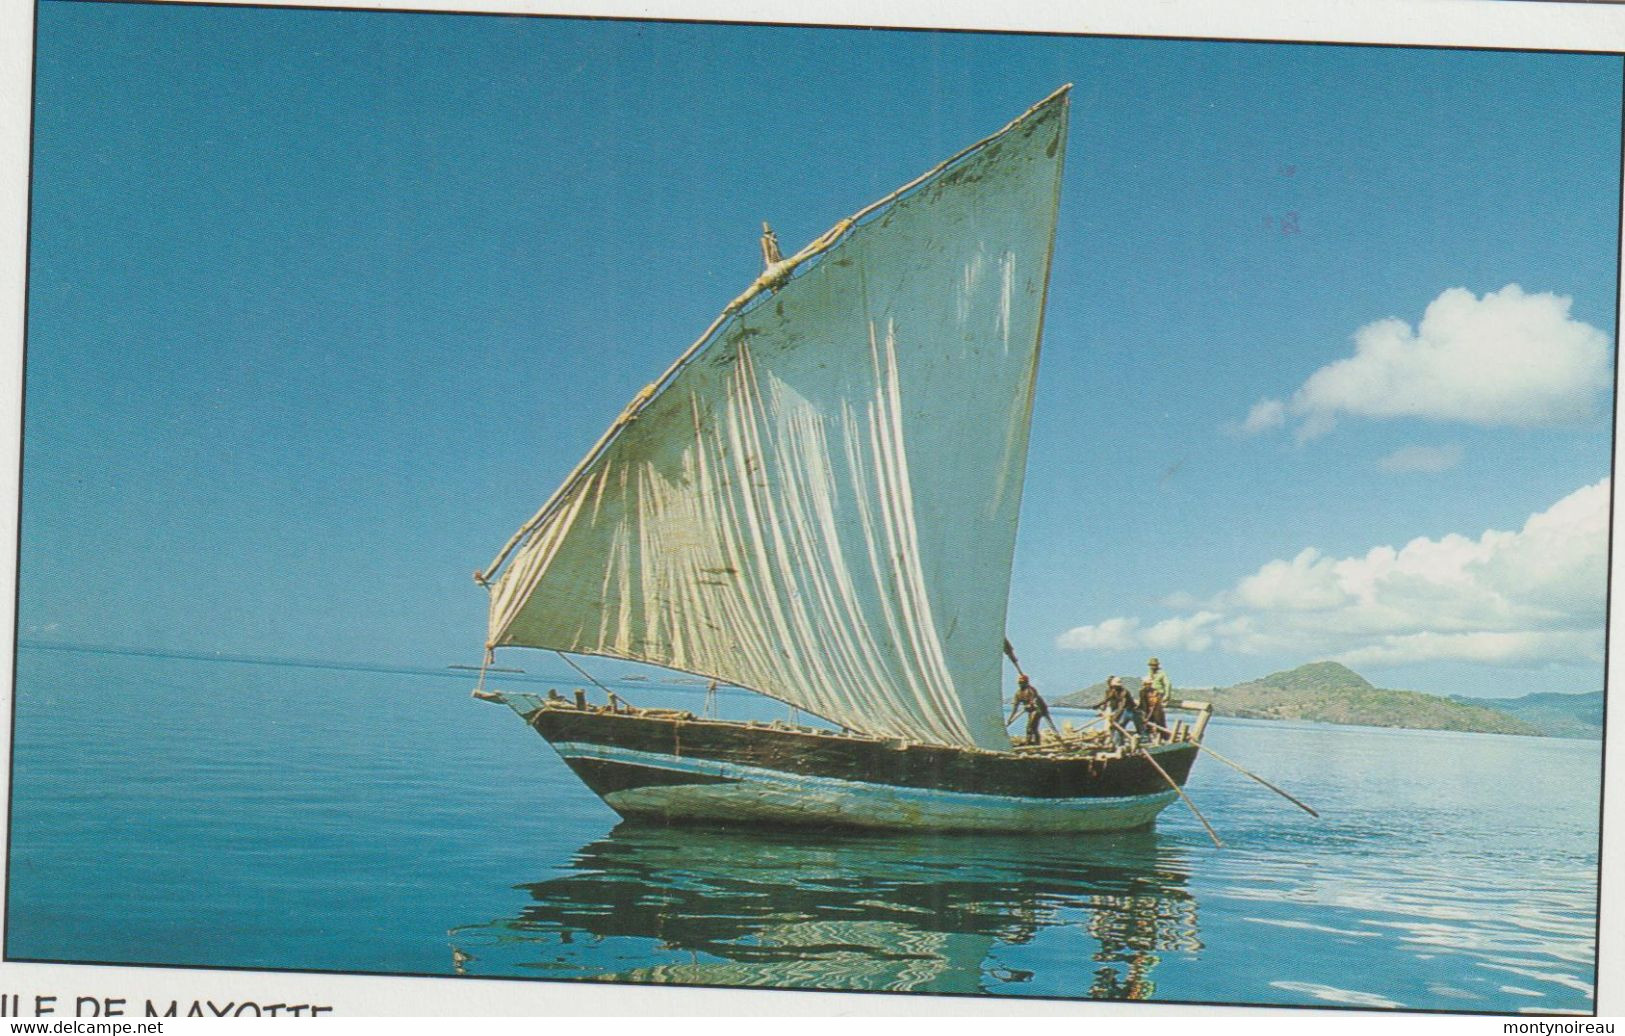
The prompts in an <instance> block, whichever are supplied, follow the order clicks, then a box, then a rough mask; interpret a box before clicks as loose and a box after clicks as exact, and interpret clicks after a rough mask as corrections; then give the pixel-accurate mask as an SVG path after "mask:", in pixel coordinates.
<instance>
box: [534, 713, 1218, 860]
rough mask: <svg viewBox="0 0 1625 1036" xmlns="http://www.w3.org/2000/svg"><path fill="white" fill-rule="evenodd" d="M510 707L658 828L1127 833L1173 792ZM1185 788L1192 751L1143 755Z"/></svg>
mask: <svg viewBox="0 0 1625 1036" xmlns="http://www.w3.org/2000/svg"><path fill="white" fill-rule="evenodd" d="M504 700H505V701H506V703H507V704H508V705H509V706H510V707H511V708H513V709H514V711H515V712H518V713H519V714H520V715H521V716H522V717H523V718H524V719H525V720H526V721H527V722H528V723H529V724H530V725H531V726H532V727H534V728H535V729H536V731H537V733H539V734H541V735H542V737H544V738H545V739H546V740H547V741H548V743H549V744H550V745H552V747H553V748H554V750H555V751H557V752H558V753H559V755H560V756H561V757H562V758H563V759H564V761H565V763H566V764H568V765H569V767H570V768H571V769H572V770H573V771H575V773H576V774H577V776H579V777H580V778H581V779H582V781H583V782H585V783H586V785H587V786H588V787H589V788H591V789H592V790H593V791H594V792H595V793H597V794H598V796H599V797H600V798H602V799H603V800H604V802H605V803H607V804H608V805H609V806H610V808H612V809H614V810H615V811H616V812H617V813H619V814H621V815H622V816H623V817H627V818H629V819H630V818H637V819H643V820H656V821H663V822H705V823H749V824H771V825H793V826H811V827H823V828H879V829H906V830H936V831H1004V832H1013V831H1019V832H1056V833H1061V832H1080V831H1123V830H1132V829H1135V828H1143V827H1146V826H1148V825H1150V824H1151V823H1152V821H1153V820H1155V819H1156V816H1157V814H1158V813H1160V812H1161V811H1162V810H1163V809H1164V808H1165V807H1167V806H1168V804H1169V803H1171V802H1173V801H1174V799H1175V798H1176V797H1177V793H1176V792H1175V791H1174V790H1173V789H1172V788H1171V787H1169V786H1168V782H1167V780H1165V779H1164V778H1163V777H1162V775H1161V774H1159V773H1157V770H1156V767H1154V766H1152V765H1151V764H1150V763H1149V762H1148V761H1147V760H1146V759H1144V758H1143V757H1141V756H1138V755H1133V756H1128V757H1123V758H1110V759H1098V758H1097V759H1090V758H1080V757H1072V758H1057V757H1045V756H1030V755H1020V754H1016V753H1001V752H983V751H974V750H965V749H956V748H945V747H939V746H933V745H918V744H908V743H904V742H899V741H889V740H883V739H872V738H862V737H847V736H841V735H835V734H825V733H816V732H811V731H806V730H799V729H783V728H777V727H772V726H761V725H750V724H742V723H726V722H720V721H711V720H699V719H693V718H686V717H677V716H669V715H668V716H647V715H629V714H624V713H612V712H609V711H608V710H591V709H587V710H580V709H574V708H567V707H558V706H553V707H540V706H541V700H540V699H538V698H536V697H535V696H533V695H506V696H504ZM1151 751H1152V753H1153V754H1154V755H1155V757H1156V760H1157V762H1158V763H1159V764H1160V765H1161V766H1162V768H1163V769H1164V770H1166V771H1167V773H1168V775H1169V776H1171V777H1172V778H1173V779H1174V780H1175V781H1178V782H1179V783H1181V784H1183V783H1184V781H1185V779H1186V777H1187V776H1188V775H1189V773H1190V769H1191V765H1192V763H1193V762H1194V761H1195V756H1196V751H1197V748H1196V746H1195V745H1193V744H1190V743H1175V744H1165V745H1159V746H1157V747H1155V748H1153V749H1151Z"/></svg>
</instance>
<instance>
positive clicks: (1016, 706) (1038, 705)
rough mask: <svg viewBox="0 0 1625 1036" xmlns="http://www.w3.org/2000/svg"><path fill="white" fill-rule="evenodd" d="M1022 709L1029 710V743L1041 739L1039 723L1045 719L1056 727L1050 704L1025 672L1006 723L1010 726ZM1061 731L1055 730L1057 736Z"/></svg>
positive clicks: (1032, 743) (1018, 682) (1036, 742)
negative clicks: (1050, 712) (1051, 715)
mask: <svg viewBox="0 0 1625 1036" xmlns="http://www.w3.org/2000/svg"><path fill="white" fill-rule="evenodd" d="M1022 709H1026V710H1027V743H1028V744H1029V745H1036V744H1038V743H1039V741H1040V740H1041V739H1040V737H1039V735H1038V725H1039V724H1040V723H1042V722H1044V721H1045V720H1049V725H1050V727H1051V728H1052V729H1054V728H1055V720H1053V719H1051V718H1050V714H1049V705H1048V704H1046V703H1045V701H1044V699H1043V698H1042V697H1041V696H1040V695H1039V693H1038V688H1036V687H1034V686H1033V685H1032V681H1031V680H1028V679H1027V674H1025V673H1023V674H1022V675H1021V679H1020V680H1018V681H1016V697H1015V700H1014V701H1012V702H1011V703H1010V718H1009V719H1007V720H1005V721H1004V725H1005V726H1007V727H1008V726H1009V725H1010V724H1011V722H1012V721H1013V720H1014V719H1015V718H1016V713H1018V712H1020V711H1021V710H1022ZM1060 733H1061V732H1060V730H1059V729H1056V730H1055V734H1056V736H1057V737H1059V736H1060Z"/></svg>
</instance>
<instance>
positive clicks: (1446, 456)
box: [1377, 444, 1462, 475]
mask: <svg viewBox="0 0 1625 1036" xmlns="http://www.w3.org/2000/svg"><path fill="white" fill-rule="evenodd" d="M1461 458H1462V449H1461V447H1460V446H1457V445H1455V444H1451V445H1448V446H1401V447H1400V448H1399V449H1397V450H1395V451H1394V452H1392V453H1390V454H1388V456H1386V457H1383V458H1382V459H1381V460H1379V461H1377V467H1379V468H1381V469H1382V470H1384V471H1386V472H1388V473H1389V474H1391V475H1437V474H1438V473H1439V472H1441V471H1449V470H1450V469H1451V468H1453V467H1455V466H1456V465H1457V464H1460V463H1461Z"/></svg>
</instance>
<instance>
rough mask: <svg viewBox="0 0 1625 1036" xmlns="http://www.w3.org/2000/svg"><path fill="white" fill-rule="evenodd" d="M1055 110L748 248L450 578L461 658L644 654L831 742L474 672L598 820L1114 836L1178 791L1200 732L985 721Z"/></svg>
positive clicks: (1047, 230) (1032, 351)
mask: <svg viewBox="0 0 1625 1036" xmlns="http://www.w3.org/2000/svg"><path fill="white" fill-rule="evenodd" d="M1068 90H1069V88H1068V87H1062V88H1061V89H1060V90H1057V91H1056V92H1055V93H1054V94H1052V95H1051V96H1050V97H1048V98H1046V99H1045V100H1043V101H1042V102H1040V103H1039V104H1037V105H1035V106H1034V107H1033V108H1031V109H1029V110H1028V111H1027V112H1025V113H1024V114H1022V115H1021V116H1020V117H1019V118H1017V119H1016V120H1015V121H1014V122H1012V123H1010V124H1009V125H1008V126H1006V127H1005V128H1004V129H1002V130H1000V131H999V132H998V133H996V134H994V135H993V136H991V137H988V138H986V139H985V140H982V141H979V142H977V143H975V144H973V145H971V146H970V147H968V148H966V149H964V150H963V151H960V152H959V153H958V154H955V155H954V156H952V157H951V158H949V159H947V160H946V161H944V162H942V163H941V164H940V165H938V166H936V167H935V168H933V169H931V170H930V171H928V172H926V173H925V174H924V175H922V176H920V177H918V178H917V179H915V180H913V181H912V182H910V183H908V184H906V185H904V186H903V187H901V188H899V189H898V190H896V191H894V192H892V193H891V194H889V195H887V196H886V197H884V198H882V199H880V200H879V201H877V202H875V203H873V204H871V205H869V206H868V207H867V208H865V209H863V210H862V211H860V212H858V213H857V214H855V215H853V216H851V217H849V218H847V219H844V220H841V221H840V222H839V223H837V224H835V226H834V227H832V228H831V229H830V230H829V231H828V232H826V233H825V234H824V235H823V236H821V237H819V238H818V239H817V240H815V241H813V242H812V243H811V244H809V245H808V246H807V247H805V248H803V249H802V250H801V251H799V252H797V253H795V254H794V255H792V256H790V257H788V258H781V257H780V256H779V254H778V250H777V245H776V243H775V242H774V241H773V240H772V238H771V236H770V235H769V236H768V237H765V238H764V241H763V252H764V258H765V259H766V261H767V268H766V270H765V271H764V272H763V273H762V274H761V276H759V277H758V278H757V279H756V280H755V282H754V283H752V284H751V285H750V287H749V288H747V289H746V290H745V292H744V293H743V294H741V295H740V296H739V297H738V298H736V299H734V300H733V301H732V302H730V303H729V304H728V305H727V306H726V307H725V308H724V309H723V311H722V313H721V314H720V315H719V316H718V317H717V319H716V320H715V321H714V322H713V323H712V324H711V326H710V327H709V328H707V329H706V331H705V333H704V334H702V335H701V336H700V338H699V339H698V340H697V341H696V342H695V343H694V344H693V345H692V346H690V347H689V348H688V349H687V350H686V351H685V352H684V353H683V354H682V355H681V356H679V357H678V359H677V360H676V361H675V362H674V363H673V364H672V366H671V367H670V368H669V369H668V370H666V372H665V373H664V374H662V375H661V376H660V377H659V378H658V379H657V380H656V381H654V382H653V383H652V384H650V385H649V386H648V387H647V388H645V389H644V390H643V391H642V392H640V393H638V395H637V396H636V397H635V398H634V399H633V400H632V402H631V403H630V404H628V406H627V407H626V409H625V410H624V411H623V412H622V413H621V415H620V417H619V418H618V419H616V421H615V422H614V423H613V424H611V425H610V427H609V429H608V430H607V431H606V432H605V433H604V435H603V437H602V438H600V439H599V441H598V442H597V444H596V445H594V446H593V447H592V449H591V450H590V451H589V452H588V453H587V455H586V457H585V458H584V459H583V460H582V461H581V463H580V464H579V465H578V466H577V467H576V468H575V470H574V471H572V472H571V473H570V475H569V477H567V478H566V479H565V480H564V483H563V484H562V485H561V486H559V488H558V489H557V491H555V492H554V493H553V495H552V496H551V497H550V498H549V499H548V500H547V502H546V503H545V504H543V506H542V507H541V509H540V510H539V511H538V512H537V513H536V514H535V516H534V517H532V518H531V520H530V521H528V522H526V523H525V524H524V525H523V526H522V527H521V528H520V529H519V530H518V532H516V533H515V534H514V535H513V537H512V538H511V539H510V540H509V541H508V543H507V544H506V545H504V546H503V548H502V550H501V551H500V552H499V553H498V554H497V556H496V558H495V559H493V561H492V562H491V563H490V564H489V565H488V566H486V568H485V569H484V570H483V571H482V572H480V573H476V575H475V579H476V581H477V582H479V583H480V584H481V585H483V586H485V587H486V588H487V589H488V590H489V593H490V618H489V635H488V638H487V640H486V645H485V646H486V660H487V663H488V664H489V662H490V660H491V658H492V652H493V651H494V650H495V649H497V648H503V647H531V648H543V649H550V650H554V651H557V652H560V653H561V654H564V653H573V654H585V655H600V656H606V657H610V658H617V659H624V660H632V661H637V662H647V663H653V664H655V665H660V666H664V667H667V668H669V669H675V670H679V671H682V672H686V673H691V674H695V675H698V676H704V677H709V678H711V679H714V680H718V681H722V682H725V683H729V684H734V685H737V686H740V687H744V688H747V689H749V690H753V691H756V692H758V693H760V694H764V695H767V696H769V697H772V698H776V699H778V700H780V701H783V702H786V703H788V704H790V705H791V706H793V707H795V708H796V709H800V710H803V711H805V712H807V713H811V714H812V715H815V716H818V717H821V718H823V719H824V720H826V721H828V722H829V723H830V724H831V725H832V726H833V727H836V728H839V729H838V730H817V729H811V728H806V727H798V726H791V725H788V724H772V725H764V724H759V723H737V722H724V721H719V720H714V719H707V718H699V717H695V716H693V715H692V714H689V713H679V712H673V711H670V710H641V709H632V708H627V707H625V706H624V705H623V704H622V703H620V702H619V701H618V700H616V699H615V698H614V697H613V696H611V698H610V701H609V704H608V705H607V706H590V705H588V704H587V701H586V698H585V696H584V694H583V693H582V692H580V691H578V692H577V693H576V696H575V698H574V700H570V699H566V698H564V697H562V696H559V695H557V694H556V693H550V695H549V696H548V698H542V697H540V696H538V695H534V694H518V693H511V692H510V693H502V692H487V691H485V690H484V689H483V682H482V684H481V688H480V689H479V690H477V691H476V696H478V697H482V698H485V699H487V700H492V701H499V702H503V703H505V704H507V705H509V706H510V707H511V708H512V709H513V710H514V711H515V712H516V713H518V714H519V715H520V716H521V717H522V718H523V719H524V720H525V721H526V722H527V723H528V724H529V725H530V726H532V727H533V728H534V729H535V730H536V731H537V733H539V734H541V736H542V737H544V738H545V739H547V741H548V742H549V743H550V744H551V745H552V746H553V748H554V749H555V750H557V752H558V753H559V755H561V756H562V757H563V758H564V761H565V762H566V763H568V764H569V766H570V767H571V769H572V770H574V771H575V773H576V774H577V775H579V776H580V777H581V779H582V780H583V781H584V782H586V784H587V785H588V786H589V787H590V788H591V789H592V790H593V791H594V792H596V793H597V794H598V795H599V796H600V797H602V798H603V799H604V801H605V802H606V803H608V804H609V805H610V806H611V807H612V808H613V809H615V810H616V811H617V812H619V813H620V814H622V815H623V816H626V817H645V818H657V819H662V820H667V821H734V822H751V823H774V824H806V825H818V826H829V825H838V826H849V827H868V828H909V829H939V830H999V831H1080V830H1119V829H1128V828H1136V827H1143V826H1146V825H1148V824H1150V823H1151V822H1152V821H1153V820H1154V818H1155V817H1156V815H1157V814H1158V813H1159V812H1160V811H1161V810H1162V809H1163V808H1164V807H1165V806H1167V805H1168V804H1169V803H1170V802H1172V801H1173V800H1174V798H1175V797H1176V796H1177V795H1179V794H1181V792H1180V790H1179V785H1181V784H1183V782H1184V780H1185V779H1186V777H1187V775H1188V774H1189V772H1190V769H1191V765H1192V763H1193V762H1194V760H1195V755H1196V752H1197V751H1198V743H1199V741H1200V729H1199V728H1198V729H1197V730H1195V731H1184V730H1181V731H1180V733H1179V735H1178V736H1175V737H1173V738H1168V739H1164V740H1161V741H1160V742H1159V743H1157V744H1155V745H1150V746H1145V747H1140V746H1134V748H1133V749H1132V750H1127V749H1123V748H1114V747H1113V746H1112V745H1111V744H1110V743H1109V742H1106V743H1105V744H1100V743H1099V742H1093V743H1090V745H1085V744H1084V741H1083V739H1082V738H1077V739H1074V740H1073V742H1072V743H1068V742H1067V740H1066V739H1058V741H1057V743H1055V744H1053V745H1051V746H1048V747H1045V746H1040V747H1039V749H1038V750H1031V749H1018V748H1016V747H1014V746H1013V745H1012V742H1011V740H1010V738H1009V736H1008V734H1007V733H1006V731H1005V728H1004V725H1003V724H1002V722H1001V717H1002V707H1003V701H1002V697H1001V690H1000V688H1001V677H1002V665H1003V659H1002V657H1001V650H1000V649H1001V647H1002V646H1003V643H1004V635H1005V631H1004V623H1005V609H1006V605H1007V600H1008V597H1009V589H1010V569H1011V558H1012V555H1013V553H1014V550H1015V535H1016V519H1017V511H1018V507H1019V504H1020V499H1021V489H1022V481H1023V477H1024V475H1025V469H1026V455H1027V437H1028V427H1029V424H1030V422H1031V416H1032V398H1033V384H1034V379H1035V376H1036V374H1037V367H1038V348H1039V341H1040V339H1041V337H1042V326H1043V312H1044V299H1045V294H1046V292H1047V290H1048V282H1049V272H1050V256H1051V252H1052V249H1053V246H1054V240H1055V226H1056V214H1057V208H1058V204H1059V199H1060V187H1061V169H1062V163H1063V160H1064V154H1065V148H1066V126H1067V103H1068ZM1091 745H1093V746H1094V747H1091Z"/></svg>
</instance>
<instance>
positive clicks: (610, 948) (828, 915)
mask: <svg viewBox="0 0 1625 1036" xmlns="http://www.w3.org/2000/svg"><path fill="white" fill-rule="evenodd" d="M1187 881H1188V868H1187V861H1186V858H1185V854H1184V852H1183V850H1181V849H1179V848H1178V847H1175V846H1170V845H1168V844H1166V843H1164V842H1162V841H1160V840H1159V838H1158V836H1157V834H1156V833H1155V832H1154V831H1147V832H1133V833H1125V834H1120V835H1111V836H1097V837H1093V838H1087V839H1069V840H1066V841H1052V840H1045V839H1025V840H1023V839H1019V838H983V837H976V838H967V837H962V836H955V837H930V836H919V837H913V838H907V837H905V838H895V837H891V838H880V837H873V836H865V835H825V836H821V837H820V838H819V839H818V841H816V842H811V841H809V840H807V839H806V838H805V837H804V836H802V837H797V836H795V835H791V834H786V833H783V832H750V831H724V830H704V829H693V828H687V829H683V828H664V827H642V826H634V825H629V824H623V825H621V826H620V827H618V828H616V829H615V830H614V831H612V832H611V833H610V834H609V835H608V836H607V837H605V838H602V839H600V840H598V841H595V842H592V843H590V844H588V845H586V846H584V847H583V848H582V849H581V850H580V851H579V852H577V853H576V855H575V858H574V859H573V860H572V861H571V863H570V865H569V867H568V869H567V870H566V871H565V872H564V873H562V874H559V875H558V876H556V877H553V878H549V879H547V880H545V881H539V882H535V883H533V884H526V885H520V886H517V887H518V888H519V889H521V890H522V891H524V892H525V893H526V894H527V895H529V896H530V898H531V902H530V903H528V904H526V905H525V907H524V908H523V910H521V911H520V912H519V914H518V915H517V916H515V917H511V918H501V919H497V920H494V921H491V922H488V923H484V924H473V925H467V926H464V927H461V928H458V929H455V930H454V931H453V932H451V942H452V954H453V959H454V965H455V967H456V970H457V972H458V973H459V974H468V975H497V974H528V975H533V976H536V977H547V978H595V979H604V980H613V981H631V982H658V983H682V984H695V985H722V986H757V987H781V988H784V987H790V988H815V989H835V990H884V991H891V992H933V993H982V992H990V991H993V990H994V989H995V988H997V991H998V992H1001V993H1017V994H1019V993H1021V992H1023V984H1024V983H1026V982H1028V981H1029V980H1030V979H1031V978H1032V972H1031V971H1029V970H1025V969H1023V968H1022V967H1020V966H1019V961H1018V962H1017V963H1011V962H1007V961H1005V960H1003V959H1002V957H1003V956H1004V952H1003V951H1006V950H1012V952H1011V953H1010V956H1011V957H1012V958H1020V957H1021V956H1022V955H1023V954H1047V953H1055V954H1063V955H1064V956H1065V957H1066V958H1067V960H1068V961H1069V962H1070V966H1069V967H1068V968H1067V969H1066V970H1067V972H1068V973H1070V974H1074V975H1076V976H1077V979H1076V983H1075V986H1074V987H1072V988H1069V989H1066V990H1064V991H1061V992H1060V995H1066V996H1089V997H1100V998H1111V999H1146V998H1148V997H1151V996H1152V995H1154V993H1155V988H1156V987H1155V984H1154V982H1153V981H1152V977H1151V976H1152V972H1153V970H1154V969H1155V968H1156V966H1157V965H1158V963H1159V962H1160V960H1161V958H1160V957H1159V956H1158V955H1159V954H1167V953H1170V952H1177V953H1195V952H1197V951H1199V950H1200V949H1201V942H1200V940H1199V937H1198V924H1197V904H1196V900H1195V899H1194V898H1193V897H1192V895H1191V893H1190V892H1189V891H1188V889H1187ZM1080 935H1081V936H1083V937H1085V938H1086V939H1087V943H1086V944H1085V947H1080V946H1079V944H1078V939H1079V936H1080ZM1082 954H1087V955H1088V957H1092V963H1093V964H1094V965H1095V966H1093V967H1089V966H1085V964H1086V961H1087V959H1088V958H1087V957H1084V956H1082ZM1045 992H1048V991H1047V990H1046V991H1045Z"/></svg>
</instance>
